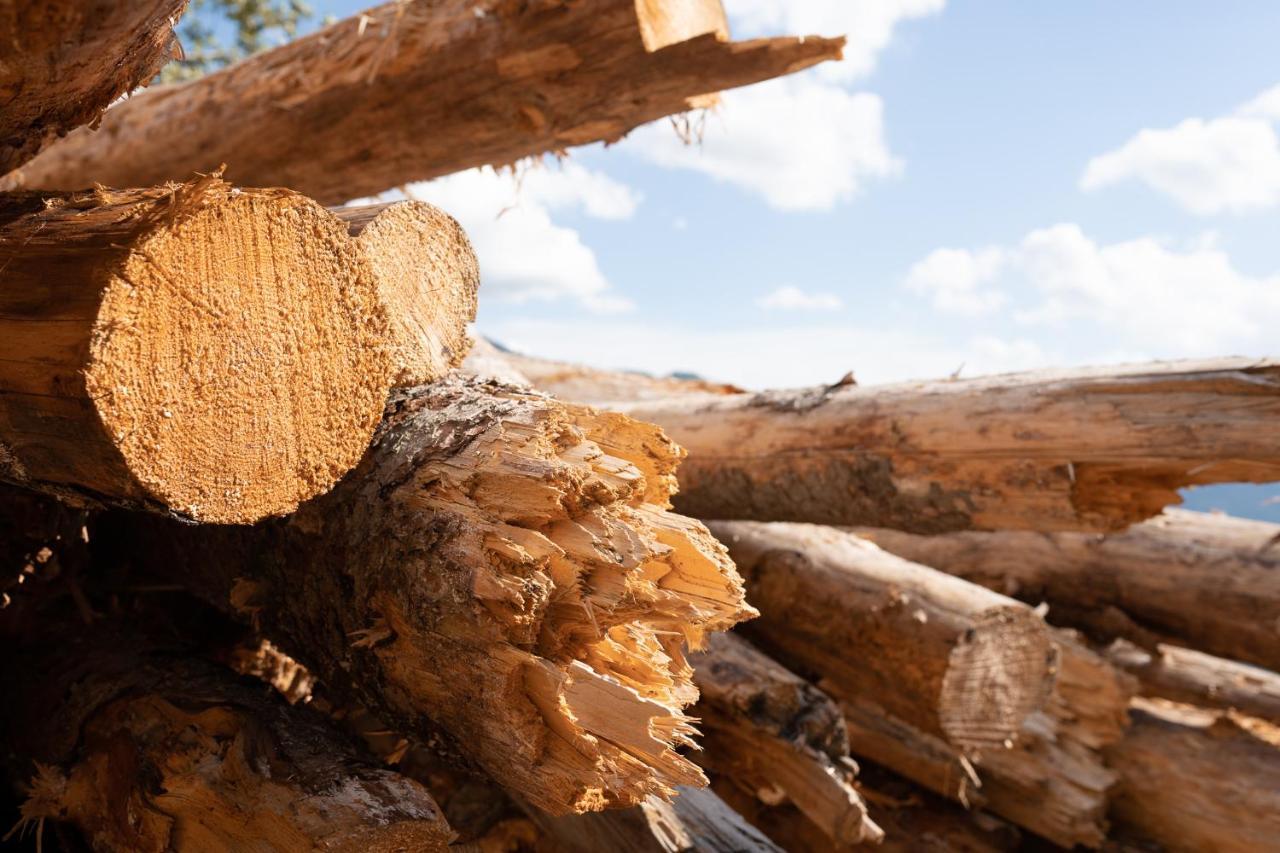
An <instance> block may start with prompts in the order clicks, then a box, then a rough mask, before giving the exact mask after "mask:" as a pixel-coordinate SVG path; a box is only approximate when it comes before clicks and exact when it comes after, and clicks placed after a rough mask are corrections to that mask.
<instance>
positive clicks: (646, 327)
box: [317, 0, 1280, 514]
mask: <svg viewBox="0 0 1280 853" xmlns="http://www.w3.org/2000/svg"><path fill="white" fill-rule="evenodd" d="M362 5H363V4H360V3H352V2H337V0H334V2H328V3H318V4H317V6H318V7H319V8H320V9H321V11H323V12H327V13H333V14H337V15H345V14H350V13H352V12H354V11H358V10H359V9H360V8H361V7H362ZM725 5H726V7H727V9H728V10H729V13H730V18H731V23H732V25H733V29H734V34H735V36H736V37H748V36H752V35H765V34H808V33H816V34H820V35H837V34H847V35H849V37H850V48H849V50H848V51H847V57H848V61H847V62H846V63H844V64H842V65H838V66H836V65H831V66H823V67H820V68H818V69H815V70H812V71H809V72H805V73H804V74H801V75H797V76H796V77H794V78H790V79H788V80H787V81H783V82H778V83H769V84H763V85H761V86H757V87H751V88H748V89H742V90H737V91H735V92H730V93H727V94H726V95H725V97H724V99H723V103H722V104H721V106H720V108H719V109H718V110H717V111H716V112H715V113H713V114H710V115H708V116H707V117H706V120H705V126H704V133H703V143H702V145H701V146H700V147H694V148H684V147H682V146H681V145H680V144H679V143H678V142H677V140H676V139H675V135H674V133H673V131H671V129H670V128H669V126H668V125H667V124H666V123H658V124H657V125H655V126H650V127H649V128H643V129H641V130H639V131H637V132H636V133H635V134H633V136H632V137H631V138H630V139H628V140H626V141H624V142H622V143H620V144H618V145H616V146H613V147H611V148H608V149H605V148H603V147H602V146H591V147H588V148H584V149H576V150H574V151H573V152H572V156H571V158H570V159H569V161H568V162H567V163H565V164H562V165H557V164H555V163H547V164H544V166H543V168H540V169H532V170H529V171H527V173H526V175H525V178H524V180H523V182H522V183H521V184H520V185H519V186H517V185H516V184H515V182H514V181H513V180H511V179H510V178H509V177H506V176H500V175H495V174H493V173H491V172H483V171H478V172H473V173H468V174H463V175H459V176H452V177H449V178H446V179H443V180H442V181H437V182H433V183H431V184H427V185H415V186H414V187H413V188H412V193H413V194H414V195H417V196H420V197H422V198H425V199H427V200H431V201H435V202H437V203H439V204H441V205H442V206H443V207H445V208H446V209H447V210H449V211H450V212H451V213H453V214H454V215H455V216H457V217H458V218H459V219H460V220H462V222H463V224H464V225H465V226H466V227H467V228H468V231H469V232H470V233H471V235H472V237H473V240H474V241H475V243H476V245H477V248H478V251H479V253H480V260H481V267H482V273H483V276H484V284H483V287H482V307H481V314H480V320H479V324H478V325H479V329H480V331H481V332H483V333H485V334H488V335H490V336H491V337H494V338H495V339H497V340H499V341H501V342H503V343H505V344H507V345H509V346H513V347H515V348H517V349H521V350H524V351H527V352H530V353H532V354H536V355H544V356H549V357H555V358H564V359H571V360H576V361H583V362H588V363H592V364H596V365H598V366H603V367H621V368H638V369H644V370H649V371H652V372H657V373H664V372H668V371H673V370H687V371H693V372H696V373H700V374H702V375H704V376H707V377H710V378H715V379H720V380H727V381H733V382H737V383H739V384H742V385H745V386H748V387H765V386H780V385H803V384H812V383H818V382H830V381H834V380H835V379H837V378H839V377H840V376H841V375H842V374H843V373H844V372H845V371H846V370H853V371H855V373H856V375H857V376H858V378H859V380H860V381H862V382H864V383H868V382H885V381H894V380H901V379H907V378H917V377H937V376H944V375H947V374H950V373H952V372H953V371H956V370H957V369H959V370H961V371H962V375H965V376H971V375H976V374H979V373H985V372H994V371H1003V370H1017V369H1027V368H1034V367H1040V366H1048V365H1071V364H1086V363H1108V362H1116V361H1122V360H1141V359H1148V358H1172V357H1197V356H1210V355H1227V354H1239V355H1254V356H1261V355H1268V354H1274V352H1275V348H1274V346H1273V344H1272V339H1273V336H1274V329H1275V327H1276V324H1277V323H1280V241H1278V240H1277V239H1276V235H1277V234H1280V138H1278V137H1277V127H1278V126H1280V89H1275V88H1273V87H1276V86H1277V84H1280V66H1278V65H1277V63H1276V62H1275V39H1276V36H1277V34H1280V3H1275V2H1266V0H1252V2H1247V1H1246V0H1232V2H1217V3H1210V2H1189V1H1188V0H1159V2H1157V0H1129V2H1124V3H1116V2H1105V0H1075V1H1074V2H1069V3H1062V2H1054V3H1049V2H1033V3H1032V2H1025V0H1022V2H1015V0H982V2H976V0H967V2H966V0H865V2H864V0H726V3H725ZM503 211H506V212H503ZM499 213H502V215H501V216H500V217H499ZM1250 500H1251V501H1253V498H1251V499H1250ZM1254 502H1255V503H1256V501H1254ZM1278 514H1280V513H1278Z"/></svg>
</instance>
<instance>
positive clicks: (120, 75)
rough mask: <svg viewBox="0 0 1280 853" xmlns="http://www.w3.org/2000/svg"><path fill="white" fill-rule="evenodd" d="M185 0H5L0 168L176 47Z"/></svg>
mask: <svg viewBox="0 0 1280 853" xmlns="http://www.w3.org/2000/svg"><path fill="white" fill-rule="evenodd" d="M186 6H187V0H130V2H128V3H120V2H118V1H117V0H9V2H6V3H4V4H3V5H0V104H3V105H4V108H3V110H0V175H3V174H5V173H6V172H9V171H11V170H13V169H16V168H18V167H19V166H21V165H22V164H23V163H25V162H26V161H28V160H30V159H31V158H32V157H34V156H35V155H36V154H37V153H38V152H39V151H40V149H41V148H43V147H45V146H46V145H47V144H49V143H50V142H52V141H53V140H55V139H57V138H58V137H59V136H62V135H63V134H65V133H66V132H67V131H69V130H73V129H75V128H77V127H79V126H81V125H84V124H89V123H90V122H94V121H96V120H97V118H98V116H99V115H101V114H102V111H103V110H105V109H106V108H107V107H108V106H109V105H110V104H111V102H112V101H114V100H115V99H116V98H119V97H120V96H121V95H124V94H126V93H128V92H131V91H132V90H134V89H136V88H137V87H139V86H145V85H146V84H147V83H148V82H149V81H150V80H151V78H152V77H154V76H155V74H156V72H157V71H159V70H160V67H161V66H162V65H164V63H165V62H167V61H168V60H169V59H170V57H171V56H172V55H173V53H174V51H175V49H176V46H177V41H176V39H175V38H174V33H173V23H174V21H176V20H177V18H178V16H179V15H181V14H182V11H183V9H185V8H186Z"/></svg>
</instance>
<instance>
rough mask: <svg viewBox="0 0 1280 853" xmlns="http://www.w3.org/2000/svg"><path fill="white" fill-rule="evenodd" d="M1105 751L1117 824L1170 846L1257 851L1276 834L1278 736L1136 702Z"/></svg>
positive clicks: (1279, 824)
mask: <svg viewBox="0 0 1280 853" xmlns="http://www.w3.org/2000/svg"><path fill="white" fill-rule="evenodd" d="M1132 718H1133V724H1132V728H1131V729H1130V731H1129V733H1128V734H1127V735H1126V736H1125V738H1124V739H1123V740H1122V741H1120V742H1119V743H1117V744H1116V745H1115V746H1114V747H1113V748H1112V749H1111V750H1110V751H1109V753H1108V759H1109V761H1110V763H1111V765H1112V766H1113V767H1115V768H1116V769H1117V771H1118V772H1119V773H1120V776H1121V779H1122V781H1121V783H1120V785H1119V787H1118V789H1117V791H1116V796H1115V797H1114V802H1113V804H1112V815H1113V817H1114V819H1115V821H1116V823H1117V825H1118V826H1119V827H1120V828H1122V829H1125V830H1129V831H1131V832H1135V833H1137V834H1138V835H1139V836H1141V837H1145V838H1147V839H1150V840H1153V841H1155V842H1156V843H1157V844H1159V845H1160V847H1161V849H1163V850H1168V851H1170V853H1184V851H1185V853H1191V851H1202V850H1215V851H1222V853H1255V851H1259V850H1270V849H1273V848H1274V847H1275V845H1276V839H1278V838H1280V746H1277V744H1280V738H1278V737H1277V730H1276V729H1275V728H1274V727H1272V728H1271V729H1270V731H1269V732H1262V733H1260V732H1258V731H1256V730H1251V729H1250V727H1248V726H1247V724H1243V723H1242V721H1239V720H1237V719H1236V718H1234V717H1232V716H1230V715H1225V714H1216V713H1206V712H1203V711H1197V710H1195V709H1191V708H1187V707H1185V706H1182V707H1179V706H1177V705H1174V704H1172V703H1162V702H1158V701H1156V702H1147V701H1141V702H1138V703H1136V705H1135V709H1134V711H1133V713H1132Z"/></svg>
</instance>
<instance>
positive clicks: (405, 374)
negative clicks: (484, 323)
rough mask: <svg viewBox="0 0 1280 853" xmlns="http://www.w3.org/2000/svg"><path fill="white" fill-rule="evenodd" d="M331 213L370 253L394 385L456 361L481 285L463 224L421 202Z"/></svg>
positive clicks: (420, 381)
mask: <svg viewBox="0 0 1280 853" xmlns="http://www.w3.org/2000/svg"><path fill="white" fill-rule="evenodd" d="M334 213H336V214H337V215H338V216H339V217H341V218H342V220H343V221H344V222H346V223H347V228H348V229H349V231H350V233H351V236H353V237H355V238H356V243H357V245H359V246H360V248H361V249H362V250H363V251H364V253H365V256H366V257H367V258H368V259H369V264H370V266H371V267H372V269H373V276H374V280H375V281H376V282H377V285H378V293H379V295H380V297H381V299H382V303H383V305H385V306H386V308H387V314H388V315H389V318H390V321H391V324H390V329H389V330H388V342H389V344H390V346H391V349H392V360H393V362H394V364H395V369H396V374H395V384H396V386H398V387H401V388H407V387H409V386H412V385H424V384H426V383H428V382H434V381H435V380H437V379H439V378H440V377H441V376H444V375H445V374H446V373H448V372H449V371H450V370H452V369H453V368H455V367H457V366H458V365H459V364H461V363H462V359H463V358H464V357H465V356H466V354H467V350H469V349H470V348H471V341H470V339H469V337H468V335H467V327H468V325H469V324H470V323H472V322H473V321H474V320H475V319H476V297H477V292H478V290H479V287H480V266H479V263H478V262H477V260H476V253H475V250H474V249H472V248H471V241H470V240H468V239H467V235H466V232H464V231H463V230H462V226H461V225H459V224H458V223H457V221H456V220H455V219H454V218H453V217H452V216H450V215H449V214H447V213H445V212H444V211H443V210H440V209H439V208H437V207H433V206H431V205H429V204H427V203H425V202H421V201H403V202H396V203H392V204H373V205H364V206H360V207H340V208H336V209H335V210H334Z"/></svg>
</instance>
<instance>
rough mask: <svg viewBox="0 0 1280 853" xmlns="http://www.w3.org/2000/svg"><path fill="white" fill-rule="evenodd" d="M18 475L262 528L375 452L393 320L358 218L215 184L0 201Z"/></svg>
mask: <svg viewBox="0 0 1280 853" xmlns="http://www.w3.org/2000/svg"><path fill="white" fill-rule="evenodd" d="M0 267H2V268H3V271H4V278H3V281H0V479H2V480H7V481H9V482H12V483H17V484H19V485H22V486H27V487H30V488H35V489H42V490H44V491H47V492H50V493H52V494H55V495H57V496H59V497H62V498H64V499H69V500H73V501H78V502H80V503H81V504H90V505H92V504H101V503H117V504H122V505H126V506H131V507H147V508H152V509H157V510H160V511H164V512H172V513H175V514H179V515H183V516H187V517H189V518H193V519H198V520H202V521H215V522H235V523H239V522H252V521H256V520H257V519H260V518H262V517H264V516H268V515H274V514H280V513H284V512H288V511H291V510H292V509H294V508H296V507H297V505H298V503H299V501H302V500H305V499H307V498H309V497H312V496H314V495H316V494H320V493H322V492H324V491H326V490H327V489H328V488H329V487H331V486H332V485H333V483H334V482H336V481H337V479H338V478H339V477H341V476H342V475H343V474H345V473H346V472H347V471H348V470H350V469H351V468H352V467H353V466H354V465H355V464H356V462H358V461H359V459H360V457H361V455H362V454H363V452H364V449H365V448H366V447H367V446H368V442H369V438H370V436H371V435H372V433H373V429H374V427H375V426H376V425H377V423H378V417H379V414H380V413H381V410H382V406H383V404H384V403H385V401H386V393H387V389H388V387H389V386H390V382H391V377H390V359H389V357H388V354H387V352H386V350H385V348H384V345H383V343H382V339H383V337H384V332H385V329H386V315H385V311H384V310H383V308H382V306H381V304H380V303H379V301H378V295H377V291H376V289H375V286H374V281H373V277H372V275H371V273H370V272H369V269H368V266H367V264H366V262H365V260H364V259H363V257H362V256H361V254H360V252H359V251H358V250H357V249H356V248H355V246H354V245H353V244H352V241H351V240H350V238H349V237H348V236H347V235H346V233H344V229H343V227H342V223H341V222H339V221H338V220H337V219H336V218H334V217H333V216H332V215H331V214H330V213H328V212H327V211H326V210H324V209H323V208H321V207H319V206H318V205H316V204H315V203H314V202H312V201H310V200H308V199H305V198H303V197H301V196H299V195H296V194H294V193H290V192H287V191H284V190H240V189H233V188H231V187H230V186H229V185H227V184H226V183H224V182H222V181H221V180H220V179H218V178H216V177H202V178H198V179H196V180H193V181H191V182H189V183H186V184H181V185H179V184H170V185H168V186H164V187H156V188H153V189H139V190H126V191H122V192H113V191H105V190H98V191H94V192H89V193H83V194H75V195H65V196H51V195H37V194H25V193H24V194H16V195H10V196H6V197H0Z"/></svg>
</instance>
